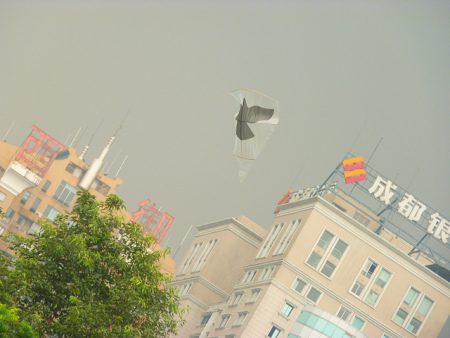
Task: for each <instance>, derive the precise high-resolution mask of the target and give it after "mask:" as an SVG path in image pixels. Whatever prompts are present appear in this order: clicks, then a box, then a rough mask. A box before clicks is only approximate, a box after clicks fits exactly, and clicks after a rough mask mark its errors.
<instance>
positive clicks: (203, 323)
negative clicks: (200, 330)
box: [200, 315, 211, 325]
mask: <svg viewBox="0 0 450 338" xmlns="http://www.w3.org/2000/svg"><path fill="white" fill-rule="evenodd" d="M209 318H211V315H206V316H203V319H202V322H201V323H200V325H206V323H208V320H209Z"/></svg>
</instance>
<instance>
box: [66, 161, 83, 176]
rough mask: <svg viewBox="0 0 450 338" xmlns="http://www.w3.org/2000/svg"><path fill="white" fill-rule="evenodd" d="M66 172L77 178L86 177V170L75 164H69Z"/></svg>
mask: <svg viewBox="0 0 450 338" xmlns="http://www.w3.org/2000/svg"><path fill="white" fill-rule="evenodd" d="M66 171H67V172H68V173H71V174H72V175H73V176H75V177H81V176H84V170H83V169H81V168H80V167H79V166H77V165H76V164H75V163H73V162H69V164H68V165H67V167H66Z"/></svg>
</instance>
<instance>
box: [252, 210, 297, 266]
mask: <svg viewBox="0 0 450 338" xmlns="http://www.w3.org/2000/svg"><path fill="white" fill-rule="evenodd" d="M301 222H302V219H301V218H300V219H296V220H293V221H291V223H290V224H289V226H288V227H287V229H286V231H285V233H284V236H283V237H282V238H281V240H280V242H279V243H278V245H277V247H276V248H275V250H274V252H273V254H272V255H273V256H275V255H281V254H283V253H284V252H285V251H286V248H287V247H288V245H289V243H290V242H291V240H292V237H293V236H294V234H295V232H296V230H297V228H298V227H299V225H300V223H301ZM284 225H285V223H279V224H275V226H274V227H273V228H272V230H271V231H270V233H269V235H268V236H267V239H266V241H265V242H264V244H263V246H262V247H261V249H260V250H259V252H258V254H257V255H256V258H264V257H267V255H268V254H269V252H270V249H271V248H272V246H273V244H274V243H275V241H276V239H277V237H278V235H279V234H280V233H281V231H282V230H283V228H284Z"/></svg>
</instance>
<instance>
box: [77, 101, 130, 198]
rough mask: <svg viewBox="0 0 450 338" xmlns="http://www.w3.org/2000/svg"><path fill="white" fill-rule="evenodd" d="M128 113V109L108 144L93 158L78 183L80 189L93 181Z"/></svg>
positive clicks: (89, 185) (86, 187)
mask: <svg viewBox="0 0 450 338" xmlns="http://www.w3.org/2000/svg"><path fill="white" fill-rule="evenodd" d="M129 113H130V110H128V113H127V114H126V115H125V117H124V119H123V120H122V122H121V123H120V126H119V128H117V130H116V132H115V134H114V136H113V137H111V138H110V140H109V142H108V144H107V145H106V147H105V148H104V149H103V151H102V153H101V154H100V156H99V158H95V159H94V160H93V161H92V163H91V165H90V167H89V169H88V171H87V172H86V174H85V175H84V177H83V179H82V180H81V182H80V183H79V184H78V186H79V187H80V188H82V189H86V190H89V188H90V187H91V185H92V182H94V180H95V178H96V177H97V175H98V173H99V172H100V169H101V168H102V166H103V160H104V159H105V157H106V154H107V153H108V151H109V147H111V144H112V143H113V142H114V140H115V138H116V135H117V133H118V132H119V130H120V129H121V128H122V124H123V122H124V121H125V119H126V118H127V116H128V114H129Z"/></svg>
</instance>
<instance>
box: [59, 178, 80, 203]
mask: <svg viewBox="0 0 450 338" xmlns="http://www.w3.org/2000/svg"><path fill="white" fill-rule="evenodd" d="M77 191H78V190H77V189H76V188H74V187H72V186H71V185H70V184H69V183H67V182H66V181H61V184H60V185H59V187H58V189H56V192H55V194H54V195H53V198H55V199H56V200H57V201H59V202H61V203H62V204H64V205H66V206H70V203H72V201H73V199H74V198H75V196H76V194H77Z"/></svg>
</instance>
